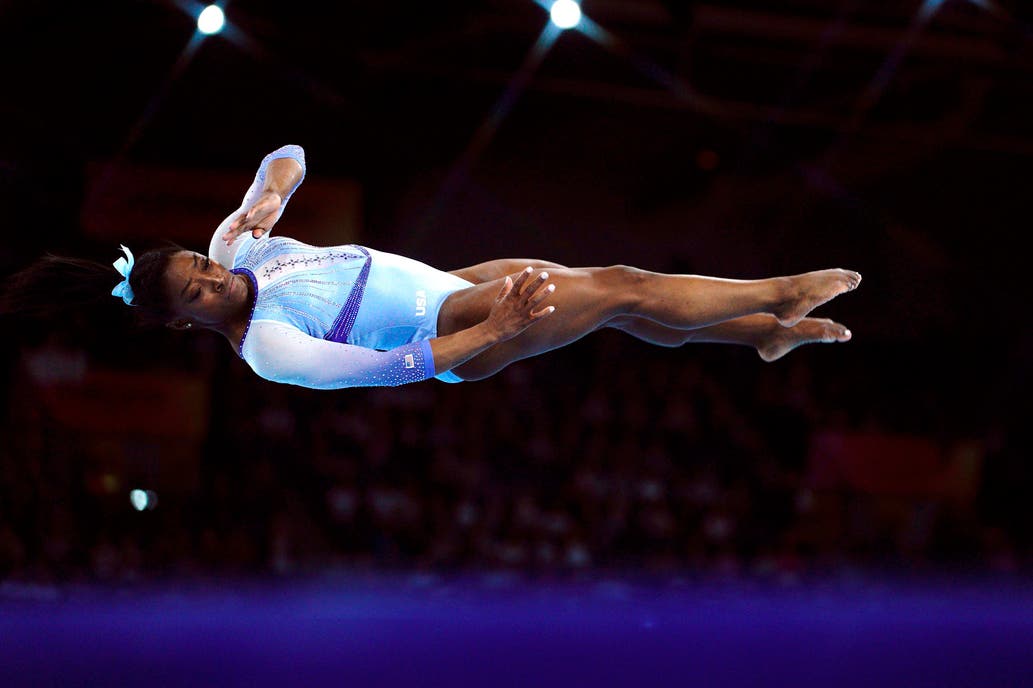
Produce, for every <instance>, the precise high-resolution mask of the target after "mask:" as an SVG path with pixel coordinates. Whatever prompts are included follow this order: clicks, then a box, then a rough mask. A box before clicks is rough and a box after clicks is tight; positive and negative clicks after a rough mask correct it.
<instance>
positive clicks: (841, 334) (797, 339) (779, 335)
mask: <svg viewBox="0 0 1033 688" xmlns="http://www.w3.org/2000/svg"><path fill="white" fill-rule="evenodd" d="M850 337H851V334H850V330H848V329H847V328H846V327H845V326H843V325H840V324H839V323H837V322H833V321H832V320H829V319H828V318H804V319H803V320H801V321H800V322H798V323H797V324H796V325H794V326H792V327H775V326H774V325H772V327H771V331H770V332H769V333H768V335H767V336H765V337H764V338H763V339H762V340H761V342H760V343H759V344H758V345H757V353H758V354H760V357H761V358H763V359H764V360H765V361H768V362H771V361H774V360H777V359H779V358H782V357H783V356H785V355H786V354H787V353H789V352H790V351H792V350H793V349H795V348H796V347H798V346H800V345H801V344H811V343H813V342H824V343H832V342H846V341H849V340H850Z"/></svg>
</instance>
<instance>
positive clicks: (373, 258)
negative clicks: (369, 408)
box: [209, 146, 471, 389]
mask: <svg viewBox="0 0 1033 688" xmlns="http://www.w3.org/2000/svg"><path fill="white" fill-rule="evenodd" d="M284 157H290V158H293V159H295V160H297V161H298V162H299V163H300V164H301V166H302V171H303V174H304V169H305V158H304V151H302V149H301V148H300V147H298V146H284V147H283V148H280V149H278V150H277V151H274V152H273V153H270V154H269V155H267V156H266V157H265V159H264V160H263V161H262V164H261V166H260V167H259V170H258V173H257V174H256V175H255V181H254V183H253V184H252V185H251V188H250V189H248V192H247V194H246V195H245V197H244V202H243V204H242V205H241V208H240V209H239V210H237V211H236V212H234V213H232V214H231V215H230V216H229V217H227V218H226V220H224V221H223V223H222V224H220V226H219V228H218V229H217V230H216V231H215V235H214V236H213V237H212V243H211V246H210V248H209V256H210V257H211V258H212V259H213V260H216V261H218V262H220V263H221V264H222V265H224V266H227V267H231V268H232V270H233V272H235V273H238V274H244V275H246V276H247V277H248V278H249V279H250V280H251V283H252V286H253V287H254V290H255V295H256V298H255V303H254V307H253V310H252V313H251V319H250V322H249V324H248V329H247V330H246V332H245V333H244V337H243V338H242V340H241V342H240V346H239V348H238V353H239V354H240V356H241V357H242V358H243V359H244V360H245V361H246V362H247V363H248V365H250V366H251V368H252V369H253V370H254V371H255V372H256V373H257V374H258V375H260V376H261V377H263V378H265V379H267V380H272V381H274V382H284V383H289V384H295V385H301V386H304V387H312V388H316V389H338V388H342V387H355V386H381V385H400V384H405V383H407V382H417V381H420V380H425V379H427V378H430V377H435V376H436V377H438V379H441V380H444V381H446V382H460V381H461V380H460V378H459V377H457V376H455V375H454V374H452V373H449V372H447V371H446V372H442V373H437V371H435V368H434V357H433V354H432V353H431V348H430V344H429V342H428V341H427V340H429V339H431V338H433V337H436V336H437V316H438V311H439V310H440V307H441V304H442V303H444V301H445V298H446V297H447V296H448V295H449V294H451V293H452V292H454V291H457V290H459V289H464V288H466V287H469V286H471V283H470V282H467V281H466V280H464V279H461V278H459V277H457V276H455V275H452V274H449V273H447V272H442V271H440V270H436V269H434V268H432V267H430V266H428V265H425V264H424V263H420V262H418V261H415V260H411V259H409V258H405V257H402V256H397V255H394V254H390V253H385V252H383V251H377V250H374V249H371V248H366V247H363V246H358V245H354V244H349V245H344V246H331V247H316V246H309V245H307V244H303V243H301V242H300V241H295V240H294V239H289V238H286V237H269V236H268V235H266V236H263V237H262V238H261V239H257V240H256V239H253V238H252V237H251V235H250V233H246V232H245V233H244V234H243V235H241V236H240V237H238V238H237V239H236V241H234V243H233V245H232V246H228V247H227V246H226V244H225V243H224V242H223V241H222V240H221V239H220V237H221V236H222V234H223V232H224V231H225V226H226V225H228V224H229V222H230V221H231V220H232V218H234V217H236V216H237V214H239V213H240V212H242V211H243V210H246V209H247V208H250V207H251V206H252V205H254V203H255V202H256V201H257V198H258V196H259V195H260V193H261V189H262V186H263V185H264V183H265V171H266V168H267V167H268V165H269V163H270V162H271V161H272V160H275V159H277V158H284ZM289 196H290V194H288V198H289ZM286 202H287V199H286V198H285V199H284V203H285V204H286ZM436 373H437V375H436Z"/></svg>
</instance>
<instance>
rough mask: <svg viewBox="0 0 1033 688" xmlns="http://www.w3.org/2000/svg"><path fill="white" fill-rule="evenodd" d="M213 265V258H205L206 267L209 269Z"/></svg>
mask: <svg viewBox="0 0 1033 688" xmlns="http://www.w3.org/2000/svg"><path fill="white" fill-rule="evenodd" d="M211 266H212V259H211V258H205V259H204V269H205V270H207V269H208V268H210V267H211Z"/></svg>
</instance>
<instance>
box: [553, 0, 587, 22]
mask: <svg viewBox="0 0 1033 688" xmlns="http://www.w3.org/2000/svg"><path fill="white" fill-rule="evenodd" d="M549 17H551V18H552V23H553V24H555V25H556V26H558V27H559V28H561V29H572V28H574V27H575V26H577V25H578V24H579V23H580V22H581V6H580V5H578V4H577V3H576V2H574V0H556V2H554V3H552V9H550V10H549Z"/></svg>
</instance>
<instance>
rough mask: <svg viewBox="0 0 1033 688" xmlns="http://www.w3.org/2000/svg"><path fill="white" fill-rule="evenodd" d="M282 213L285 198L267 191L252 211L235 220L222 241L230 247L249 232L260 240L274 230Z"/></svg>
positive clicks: (259, 198)
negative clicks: (239, 237)
mask: <svg viewBox="0 0 1033 688" xmlns="http://www.w3.org/2000/svg"><path fill="white" fill-rule="evenodd" d="M282 213H283V196H281V195H280V194H278V193H276V192H275V191H266V192H264V193H263V194H262V195H261V196H259V197H258V202H257V203H255V204H254V205H253V206H251V209H250V210H248V211H247V212H244V213H241V214H239V215H237V216H236V217H235V218H233V221H232V222H230V224H229V227H227V228H226V233H225V234H223V235H222V239H223V241H225V242H226V245H227V246H229V245H231V244H232V243H233V241H234V240H235V239H236V238H237V237H238V236H240V235H241V234H243V233H244V232H247V231H250V232H251V236H253V237H254V238H256V239H258V238H260V237H261V236H262V235H263V234H265V233H266V232H268V231H269V230H270V229H272V228H273V225H275V224H276V221H277V220H279V219H280V215H281V214H282Z"/></svg>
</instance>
